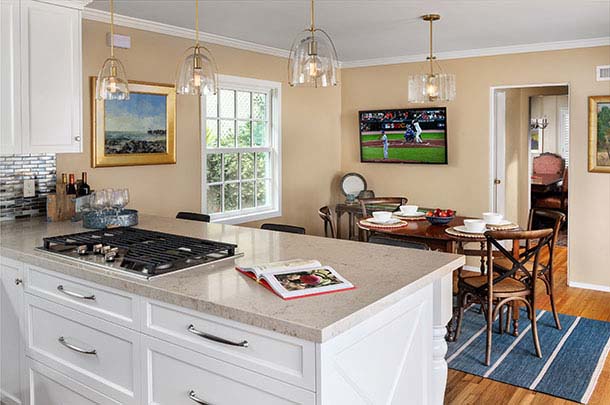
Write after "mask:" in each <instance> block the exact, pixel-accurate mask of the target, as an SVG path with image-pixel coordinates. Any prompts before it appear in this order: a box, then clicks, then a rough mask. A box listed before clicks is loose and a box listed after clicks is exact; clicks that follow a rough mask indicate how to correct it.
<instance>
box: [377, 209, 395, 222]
mask: <svg viewBox="0 0 610 405" xmlns="http://www.w3.org/2000/svg"><path fill="white" fill-rule="evenodd" d="M373 218H375V220H377V221H379V222H388V221H389V220H390V219H391V218H392V213H391V212H390V211H375V212H373Z"/></svg>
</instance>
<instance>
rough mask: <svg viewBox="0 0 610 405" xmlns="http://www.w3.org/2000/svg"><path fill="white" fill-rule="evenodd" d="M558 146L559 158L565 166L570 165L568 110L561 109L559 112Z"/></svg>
mask: <svg viewBox="0 0 610 405" xmlns="http://www.w3.org/2000/svg"><path fill="white" fill-rule="evenodd" d="M559 139H560V142H559V145H560V148H561V156H563V158H564V159H565V161H566V166H569V165H570V110H569V109H568V108H567V107H566V108H561V109H560V110H559Z"/></svg>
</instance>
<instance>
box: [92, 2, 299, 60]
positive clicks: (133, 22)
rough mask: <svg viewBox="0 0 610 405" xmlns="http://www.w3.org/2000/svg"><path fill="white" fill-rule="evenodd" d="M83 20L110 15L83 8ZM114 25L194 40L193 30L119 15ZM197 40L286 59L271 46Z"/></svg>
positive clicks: (218, 38)
mask: <svg viewBox="0 0 610 405" xmlns="http://www.w3.org/2000/svg"><path fill="white" fill-rule="evenodd" d="M83 18H85V19H87V20H92V21H99V22H104V23H108V22H109V21H110V13H109V12H107V11H102V10H96V9H93V8H85V9H84V10H83ZM114 23H115V24H116V25H120V26H122V27H128V28H135V29H138V30H143V31H150V32H156V33H158V34H165V35H171V36H174V37H180V38H187V39H192V40H194V39H195V30H191V29H188V28H181V27H177V26H175V25H169V24H163V23H159V22H155V21H150V20H143V19H140V18H134V17H128V16H124V15H120V14H115V15H114ZM199 39H200V40H201V41H203V42H208V43H212V44H216V45H224V46H228V47H231V48H237V49H243V50H245V51H252V52H258V53H263V54H266V55H273V56H278V57H281V58H288V54H289V51H287V50H285V49H280V48H274V47H272V46H266V45H260V44H256V43H254V42H249V41H243V40H241V39H234V38H229V37H225V36H222V35H217V34H211V33H208V32H199Z"/></svg>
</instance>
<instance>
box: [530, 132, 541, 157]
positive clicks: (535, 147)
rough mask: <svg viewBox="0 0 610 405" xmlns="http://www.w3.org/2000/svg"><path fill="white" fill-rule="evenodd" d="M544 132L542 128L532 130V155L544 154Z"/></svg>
mask: <svg viewBox="0 0 610 405" xmlns="http://www.w3.org/2000/svg"><path fill="white" fill-rule="evenodd" d="M543 141H544V135H543V131H542V129H540V128H532V129H530V153H542V142H543Z"/></svg>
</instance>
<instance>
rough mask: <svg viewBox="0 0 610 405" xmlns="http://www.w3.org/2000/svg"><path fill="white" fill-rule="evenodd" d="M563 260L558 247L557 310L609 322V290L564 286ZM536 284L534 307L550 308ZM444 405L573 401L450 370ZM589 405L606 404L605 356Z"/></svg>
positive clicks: (609, 368)
mask: <svg viewBox="0 0 610 405" xmlns="http://www.w3.org/2000/svg"><path fill="white" fill-rule="evenodd" d="M566 262H567V248H563V247H558V248H557V250H556V255H555V263H554V265H555V271H556V273H555V274H556V279H555V294H556V295H555V303H556V305H557V311H558V312H560V313H563V314H568V315H574V316H582V317H585V318H591V319H598V320H601V321H609V322H610V293H608V292H598V291H590V290H583V289H579V288H571V287H568V285H567V271H566V270H567V266H566ZM540 284H542V283H540ZM540 287H541V288H540V289H539V290H538V291H537V300H538V303H537V306H538V307H539V308H541V309H546V310H549V311H550V310H551V307H550V303H549V299H548V297H547V296H546V294H545V291H544V286H543V285H540ZM543 350H544V348H543ZM609 359H610V356H609ZM445 404H460V405H466V404H493V405H503V404H520V405H521V404H545V405H560V404H573V402H571V401H566V400H564V399H560V398H555V397H552V396H549V395H546V394H542V393H537V392H534V391H530V390H527V389H525V388H519V387H515V386H512V385H509V384H504V383H500V382H497V381H493V380H490V379H487V378H482V377H478V376H475V375H472V374H466V373H463V372H460V371H455V370H451V369H450V370H449V377H448V381H447V389H446V392H445ZM589 404H596V405H597V404H599V405H602V404H603V405H607V404H610V360H608V359H607V360H606V364H604V368H603V370H602V373H601V375H600V376H599V380H598V383H597V386H596V388H595V392H594V393H593V395H592V397H591V400H590V401H589Z"/></svg>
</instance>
